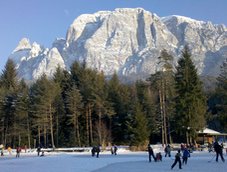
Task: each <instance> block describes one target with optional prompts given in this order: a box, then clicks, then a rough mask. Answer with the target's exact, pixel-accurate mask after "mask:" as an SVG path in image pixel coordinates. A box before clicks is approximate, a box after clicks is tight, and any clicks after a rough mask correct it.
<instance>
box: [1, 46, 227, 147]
mask: <svg viewBox="0 0 227 172" xmlns="http://www.w3.org/2000/svg"><path fill="white" fill-rule="evenodd" d="M191 58H192V57H191V53H190V50H189V49H188V48H187V46H186V47H185V48H184V49H183V51H182V55H181V58H179V60H178V62H177V63H174V62H173V56H172V55H171V54H169V53H168V51H167V50H163V51H162V52H161V54H160V57H159V59H158V60H159V63H158V64H157V69H158V70H157V71H156V73H154V74H151V75H150V76H149V77H148V78H147V79H146V80H137V81H136V82H133V83H132V82H124V81H123V80H122V79H120V78H119V77H118V75H117V73H115V74H113V75H112V76H111V77H106V76H105V75H104V74H103V73H102V72H98V71H96V70H94V69H90V68H87V67H86V64H85V63H82V64H81V63H78V62H74V63H73V64H72V66H71V68H70V70H69V71H67V70H63V69H61V68H60V67H58V68H57V69H56V72H55V73H54V75H53V77H51V78H48V77H47V76H46V75H45V74H43V75H42V76H41V77H40V78H39V79H38V80H36V81H33V82H32V83H28V82H26V81H24V80H23V79H19V78H18V76H17V71H16V66H15V64H14V62H13V60H11V59H9V60H8V61H7V63H6V64H5V68H4V70H3V71H2V72H1V73H0V143H1V144H3V145H5V146H11V147H13V148H15V147H16V146H17V145H25V144H26V145H27V146H28V147H31V148H33V147H37V145H42V146H43V147H53V148H55V147H56V148H57V147H74V146H79V147H81V146H92V145H97V144H100V145H108V144H111V143H114V144H121V145H131V146H137V147H140V146H144V145H147V143H148V142H150V143H157V142H160V143H162V144H168V143H181V142H184V143H193V142H194V140H195V139H196V137H197V132H198V131H199V130H201V129H203V128H204V127H207V126H209V127H211V128H213V129H215V130H217V131H221V132H227V123H226V121H227V61H225V62H224V63H223V64H222V66H220V71H221V72H220V75H219V76H218V77H217V78H216V79H215V85H214V86H213V87H212V88H207V87H206V86H205V84H204V82H202V80H201V77H200V76H199V75H198V74H197V70H196V68H195V65H194V64H193V62H192V60H191Z"/></svg>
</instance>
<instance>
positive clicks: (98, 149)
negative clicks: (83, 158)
mask: <svg viewBox="0 0 227 172" xmlns="http://www.w3.org/2000/svg"><path fill="white" fill-rule="evenodd" d="M100 151H101V150H100V145H99V146H97V147H96V153H97V154H96V158H99V152H100Z"/></svg>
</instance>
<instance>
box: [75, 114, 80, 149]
mask: <svg viewBox="0 0 227 172" xmlns="http://www.w3.org/2000/svg"><path fill="white" fill-rule="evenodd" d="M76 135H77V140H78V146H81V141H80V130H79V120H78V115H77V114H76Z"/></svg>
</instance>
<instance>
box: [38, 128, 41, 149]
mask: <svg viewBox="0 0 227 172" xmlns="http://www.w3.org/2000/svg"><path fill="white" fill-rule="evenodd" d="M38 139H39V141H38V143H39V145H38V146H40V144H41V131H40V126H38Z"/></svg>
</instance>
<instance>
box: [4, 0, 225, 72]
mask: <svg viewBox="0 0 227 172" xmlns="http://www.w3.org/2000/svg"><path fill="white" fill-rule="evenodd" d="M136 7H142V8H144V9H145V10H147V11H150V12H152V13H156V14H157V15H158V16H160V17H163V16H168V15H182V16H187V17H190V18H193V19H197V20H203V21H211V22H212V23H215V24H225V25H226V26H227V0H0V72H1V71H2V69H3V68H4V66H5V63H6V61H7V58H8V56H9V55H10V53H11V52H12V51H13V50H14V49H15V48H16V46H17V45H18V42H19V41H20V40H21V39H22V38H24V37H27V38H28V39H29V40H30V42H34V41H36V42H37V43H39V44H41V45H44V46H45V47H48V48H49V47H51V44H52V42H53V41H54V40H55V39H56V38H59V37H60V38H65V35H66V32H67V29H68V27H69V25H70V24H71V23H72V22H73V21H74V19H75V18H76V17H78V16H79V15H81V14H84V13H95V12H97V11H100V10H114V9H115V8H136Z"/></svg>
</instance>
